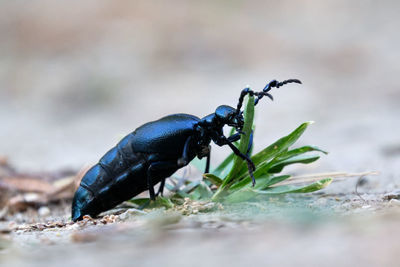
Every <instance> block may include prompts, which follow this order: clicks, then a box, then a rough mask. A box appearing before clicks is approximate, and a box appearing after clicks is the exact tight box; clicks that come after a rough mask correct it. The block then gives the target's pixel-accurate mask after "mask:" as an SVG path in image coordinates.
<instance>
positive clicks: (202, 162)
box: [189, 157, 206, 172]
mask: <svg viewBox="0 0 400 267" xmlns="http://www.w3.org/2000/svg"><path fill="white" fill-rule="evenodd" d="M189 165H191V166H193V167H195V168H196V169H197V170H199V171H200V172H204V170H205V169H206V159H205V158H203V159H199V158H197V157H195V158H194V159H193V160H192V161H191V162H190V163H189Z"/></svg>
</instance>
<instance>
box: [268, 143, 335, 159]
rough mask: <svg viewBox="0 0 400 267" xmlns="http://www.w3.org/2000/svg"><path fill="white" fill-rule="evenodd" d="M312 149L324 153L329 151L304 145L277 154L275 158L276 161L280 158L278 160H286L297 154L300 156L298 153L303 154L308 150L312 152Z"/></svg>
mask: <svg viewBox="0 0 400 267" xmlns="http://www.w3.org/2000/svg"><path fill="white" fill-rule="evenodd" d="M311 151H318V152H322V153H324V154H328V152H326V151H324V150H322V149H320V148H318V147H316V146H302V147H298V148H295V149H292V150H290V151H286V152H283V153H281V154H280V155H279V156H277V157H276V158H275V159H274V160H275V161H276V160H278V161H281V160H286V159H289V158H291V157H295V156H298V155H301V154H304V153H307V152H311Z"/></svg>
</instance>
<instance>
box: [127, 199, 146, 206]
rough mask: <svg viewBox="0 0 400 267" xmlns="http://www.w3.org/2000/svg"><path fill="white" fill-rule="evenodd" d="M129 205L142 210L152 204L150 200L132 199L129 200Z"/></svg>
mask: <svg viewBox="0 0 400 267" xmlns="http://www.w3.org/2000/svg"><path fill="white" fill-rule="evenodd" d="M127 201H128V202H129V203H132V204H135V205H137V207H138V208H141V207H143V206H145V205H147V204H149V203H150V198H132V199H130V200H127Z"/></svg>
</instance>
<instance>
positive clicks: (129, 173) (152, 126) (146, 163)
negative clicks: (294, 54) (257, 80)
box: [72, 79, 301, 221]
mask: <svg viewBox="0 0 400 267" xmlns="http://www.w3.org/2000/svg"><path fill="white" fill-rule="evenodd" d="M287 83H301V82H300V81H299V80H296V79H290V80H286V81H283V82H278V81H276V80H273V81H271V82H270V83H268V84H267V85H266V86H265V88H264V89H263V90H262V91H261V92H254V91H252V90H250V89H249V88H245V89H243V90H242V92H241V94H240V97H239V102H238V105H237V107H236V108H233V107H230V106H225V105H223V106H219V107H218V108H217V109H216V110H215V112H214V113H212V114H210V115H207V116H205V117H204V118H202V119H200V118H198V117H196V116H193V115H188V114H174V115H169V116H166V117H163V118H161V119H159V120H156V121H152V122H149V123H146V124H144V125H142V126H140V127H139V128H137V129H136V130H135V131H133V132H132V133H130V134H128V135H127V136H125V137H124V138H123V139H122V140H121V141H120V142H119V143H118V144H117V145H116V146H115V147H113V148H112V149H111V150H109V151H108V152H107V153H106V154H105V155H104V156H103V157H102V158H101V159H100V161H99V162H98V163H97V164H96V165H94V166H93V167H92V168H91V169H90V170H89V171H87V173H86V174H85V175H84V177H83V178H82V181H81V183H80V185H79V187H78V189H77V190H76V192H75V196H74V199H73V202H72V220H73V221H77V220H80V219H82V217H83V216H84V215H90V216H92V217H94V216H96V215H98V214H99V213H101V212H103V211H106V210H109V209H111V208H113V207H115V206H116V205H118V204H119V203H121V202H123V201H125V200H128V199H131V198H132V197H134V196H136V195H138V194H140V193H142V192H144V191H146V190H149V193H150V198H151V199H152V200H154V199H155V197H156V196H157V195H158V194H162V192H163V189H164V184H165V179H166V178H167V177H169V176H171V175H172V174H173V173H174V172H175V171H177V170H178V169H180V168H182V167H184V166H186V165H187V164H189V162H190V161H191V160H193V159H194V158H195V157H196V156H197V157H198V158H200V159H201V158H203V157H207V164H206V170H205V172H206V173H208V172H209V166H210V142H211V140H212V141H213V142H214V143H215V144H217V145H218V146H224V145H228V146H229V147H230V148H231V149H232V151H233V152H234V153H235V154H236V155H237V156H239V157H241V158H242V159H244V160H245V161H246V162H247V166H248V170H249V173H250V176H251V177H252V179H253V185H254V184H255V180H254V176H253V172H254V170H255V167H254V164H253V162H252V161H251V159H250V157H249V156H248V155H245V154H243V153H241V152H240V151H239V150H238V149H237V148H236V147H235V146H234V145H233V144H232V142H235V141H237V140H239V139H240V135H241V134H245V133H243V132H242V127H243V112H242V111H241V110H240V109H241V108H242V104H243V99H244V97H245V96H246V95H247V94H248V95H251V96H255V97H256V98H255V105H256V104H257V103H258V101H259V100H260V99H261V98H262V97H264V96H267V97H269V98H271V100H273V98H272V96H271V95H270V94H269V93H268V92H269V91H270V90H271V89H272V88H274V87H276V88H279V87H280V86H282V85H284V84H287ZM224 125H228V126H231V127H234V128H235V129H236V131H237V133H236V134H234V135H232V136H230V137H226V136H224V134H223V130H222V129H223V127H224ZM159 182H161V184H160V187H159V190H158V192H157V193H155V192H154V185H156V184H157V183H159Z"/></svg>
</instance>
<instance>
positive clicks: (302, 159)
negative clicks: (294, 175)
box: [268, 155, 319, 173]
mask: <svg viewBox="0 0 400 267" xmlns="http://www.w3.org/2000/svg"><path fill="white" fill-rule="evenodd" d="M318 159H319V156H317V155H299V156H295V157H292V158H289V159H286V160H283V161H280V162H277V163H275V164H273V165H272V166H271V167H270V168H269V170H268V172H269V173H279V172H281V171H282V169H283V168H284V167H286V166H287V165H291V164H295V163H303V164H308V163H312V162H314V161H316V160H318Z"/></svg>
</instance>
